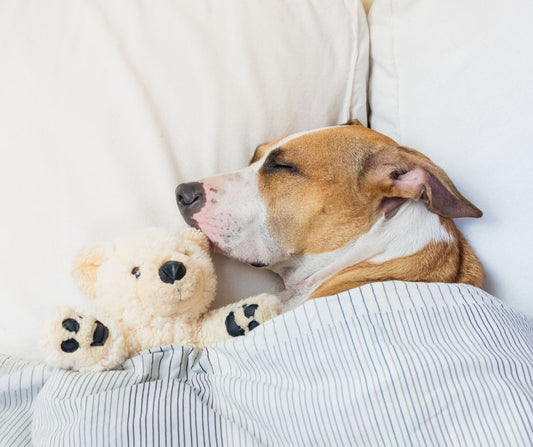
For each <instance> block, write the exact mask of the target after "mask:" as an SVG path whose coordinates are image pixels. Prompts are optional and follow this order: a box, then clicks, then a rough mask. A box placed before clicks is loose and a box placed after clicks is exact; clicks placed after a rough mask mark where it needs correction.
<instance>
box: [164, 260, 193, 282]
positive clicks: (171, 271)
mask: <svg viewBox="0 0 533 447" xmlns="http://www.w3.org/2000/svg"><path fill="white" fill-rule="evenodd" d="M185 273H187V269H186V268H185V266H184V265H183V263H181V262H178V261H167V262H165V263H164V264H163V265H162V266H161V267H159V277H160V278H161V281H163V282H164V283H167V284H173V283H174V281H179V280H180V279H181V278H183V277H184V276H185Z"/></svg>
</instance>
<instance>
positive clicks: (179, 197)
mask: <svg viewBox="0 0 533 447" xmlns="http://www.w3.org/2000/svg"><path fill="white" fill-rule="evenodd" d="M176 201H177V202H178V207H179V209H180V211H181V213H182V214H184V215H189V216H190V215H191V214H194V213H196V212H197V211H198V210H199V209H200V208H202V206H203V204H204V202H205V193H204V186H203V185H202V184H201V183H199V182H191V183H182V184H181V185H178V187H177V188H176Z"/></svg>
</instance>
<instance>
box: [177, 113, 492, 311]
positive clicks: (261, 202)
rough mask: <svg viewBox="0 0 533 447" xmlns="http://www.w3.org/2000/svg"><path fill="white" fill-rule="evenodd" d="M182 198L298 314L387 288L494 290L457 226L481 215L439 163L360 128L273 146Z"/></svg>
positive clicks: (189, 212)
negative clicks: (435, 285)
mask: <svg viewBox="0 0 533 447" xmlns="http://www.w3.org/2000/svg"><path fill="white" fill-rule="evenodd" d="M176 200H177V204H178V207H179V210H180V212H181V214H182V216H183V217H184V219H185V221H186V222H187V223H188V224H189V225H191V226H193V227H195V228H198V229H200V230H201V231H202V232H203V233H204V234H205V235H206V236H207V237H208V238H209V240H210V241H211V243H212V244H213V246H214V247H215V248H216V249H218V250H219V251H221V252H223V253H224V254H226V255H228V256H230V257H232V258H235V259H237V260H239V261H242V262H245V263H248V264H250V265H252V266H254V267H259V268H267V269H270V270H272V271H274V272H275V273H277V274H278V275H279V276H280V277H281V279H282V281H283V284H284V291H283V292H281V293H280V297H281V298H282V299H283V300H284V301H285V302H286V303H287V307H288V308H291V307H294V306H296V305H298V304H300V303H301V302H302V301H304V300H305V299H307V298H316V297H322V296H329V295H334V294H337V293H340V292H342V291H345V290H349V289H352V288H355V287H358V286H362V285H364V284H367V283H371V282H376V281H388V280H402V281H422V282H447V283H453V282H457V283H466V284H471V285H474V286H477V287H482V286H483V268H482V265H481V263H480V261H479V259H478V258H477V257H476V255H475V254H474V251H473V250H472V248H471V246H470V245H469V244H468V242H467V241H466V239H465V238H464V236H463V235H462V234H461V233H460V232H459V230H458V229H457V227H456V226H455V224H454V221H453V218H457V217H476V218H477V217H481V216H482V212H481V211H480V210H479V209H478V208H477V207H476V206H474V205H473V204H472V203H470V202H469V201H468V200H467V199H466V198H464V197H463V196H462V195H461V194H460V193H459V191H458V190H457V189H456V187H455V186H454V184H453V183H452V182H451V180H450V179H449V178H448V176H447V175H446V173H445V172H444V171H443V170H442V169H441V168H439V167H438V166H437V165H435V164H434V163H433V162H432V161H431V160H430V159H429V158H428V157H426V156H425V155H423V154H422V153H420V152H418V151H416V150H413V149H410V148H407V147H403V146H400V145H399V144H398V143H396V142H395V141H393V140H392V139H391V138H388V137H387V136H385V135H383V134H380V133H378V132H376V131H373V130H371V129H368V128H366V127H365V126H363V125H361V124H360V123H359V122H358V121H357V120H354V121H350V122H348V123H346V124H344V125H339V126H333V127H326V128H321V129H316V130H312V131H306V132H301V133H297V134H294V135H290V136H288V137H285V138H280V139H277V140H274V141H272V142H270V143H266V144H262V145H260V146H258V147H257V149H256V150H255V153H254V155H253V157H252V160H251V162H250V164H249V166H248V167H246V168H244V169H241V170H239V171H236V172H234V173H231V174H227V175H220V176H215V177H210V178H207V179H204V180H202V181H200V182H192V183H184V184H181V185H179V186H178V187H177V188H176Z"/></svg>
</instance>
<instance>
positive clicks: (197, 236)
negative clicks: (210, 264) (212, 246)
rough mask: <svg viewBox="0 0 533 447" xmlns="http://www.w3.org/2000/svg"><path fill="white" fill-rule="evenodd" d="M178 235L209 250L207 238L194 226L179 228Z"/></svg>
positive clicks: (204, 249) (206, 250)
mask: <svg viewBox="0 0 533 447" xmlns="http://www.w3.org/2000/svg"><path fill="white" fill-rule="evenodd" d="M179 236H180V237H186V238H187V239H189V240H190V241H192V242H194V243H195V244H196V245H198V246H199V247H200V248H201V249H202V250H203V251H205V252H209V239H207V237H206V236H205V234H204V233H202V232H201V231H200V230H196V229H194V228H185V229H184V230H180V234H179Z"/></svg>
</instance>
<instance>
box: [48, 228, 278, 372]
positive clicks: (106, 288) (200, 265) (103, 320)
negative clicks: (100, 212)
mask: <svg viewBox="0 0 533 447" xmlns="http://www.w3.org/2000/svg"><path fill="white" fill-rule="evenodd" d="M169 261H170V263H171V264H174V265H180V266H183V267H180V269H181V274H177V276H176V279H173V278H174V276H173V277H172V278H171V279H168V278H167V277H165V271H163V270H164V268H163V266H164V265H165V263H168V262H169ZM183 268H184V270H185V273H184V274H183ZM162 271H163V273H162ZM161 275H163V276H161ZM182 275H183V276H182ZM73 276H74V279H75V280H76V282H77V283H78V285H79V286H80V288H81V289H82V290H83V291H84V292H85V293H86V294H87V296H89V297H90V298H91V300H92V303H91V304H92V306H91V307H92V311H91V312H90V313H85V312H79V311H77V310H74V309H70V308H61V309H60V310H59V311H57V312H56V313H55V316H54V318H53V319H52V321H51V323H49V324H47V326H46V333H45V336H44V337H43V349H44V353H45V358H46V360H47V361H48V362H49V363H50V364H52V365H55V366H59V367H62V368H71V369H78V370H83V369H111V368H116V367H119V366H120V365H121V363H123V362H124V361H125V360H126V359H127V358H129V357H130V356H131V355H133V354H134V353H136V352H139V351H142V350H144V349H148V348H153V347H157V346H162V345H168V344H181V345H191V346H194V347H196V348H198V349H202V348H204V347H205V346H207V345H209V344H211V343H215V342H218V341H223V340H226V339H228V338H231V337H232V336H238V335H244V334H245V333H247V332H249V331H250V330H252V329H254V328H255V327H256V326H257V325H258V324H260V323H262V322H264V321H266V320H267V319H269V318H272V317H274V316H276V315H278V314H279V313H280V312H281V304H280V302H279V301H278V299H277V298H276V297H274V296H272V295H268V294H262V295H259V296H256V297H251V298H247V299H244V300H242V301H239V302H237V303H234V304H230V305H227V306H225V307H222V308H219V309H215V310H212V311H210V312H207V310H208V308H209V306H210V305H211V303H212V302H213V299H214V296H215V289H216V278H215V272H214V269H213V264H212V262H211V257H210V254H209V242H208V240H207V239H206V237H205V236H204V235H203V234H202V233H201V232H200V231H198V230H194V229H179V230H174V231H168V230H164V229H159V228H151V229H148V230H144V231H139V232H137V233H134V234H131V235H128V236H125V237H122V238H120V239H118V240H116V241H114V242H113V243H107V244H101V245H95V246H92V247H88V248H85V249H83V250H81V251H80V253H79V254H78V256H77V258H76V260H75V262H74V266H73ZM93 315H94V316H93Z"/></svg>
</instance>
